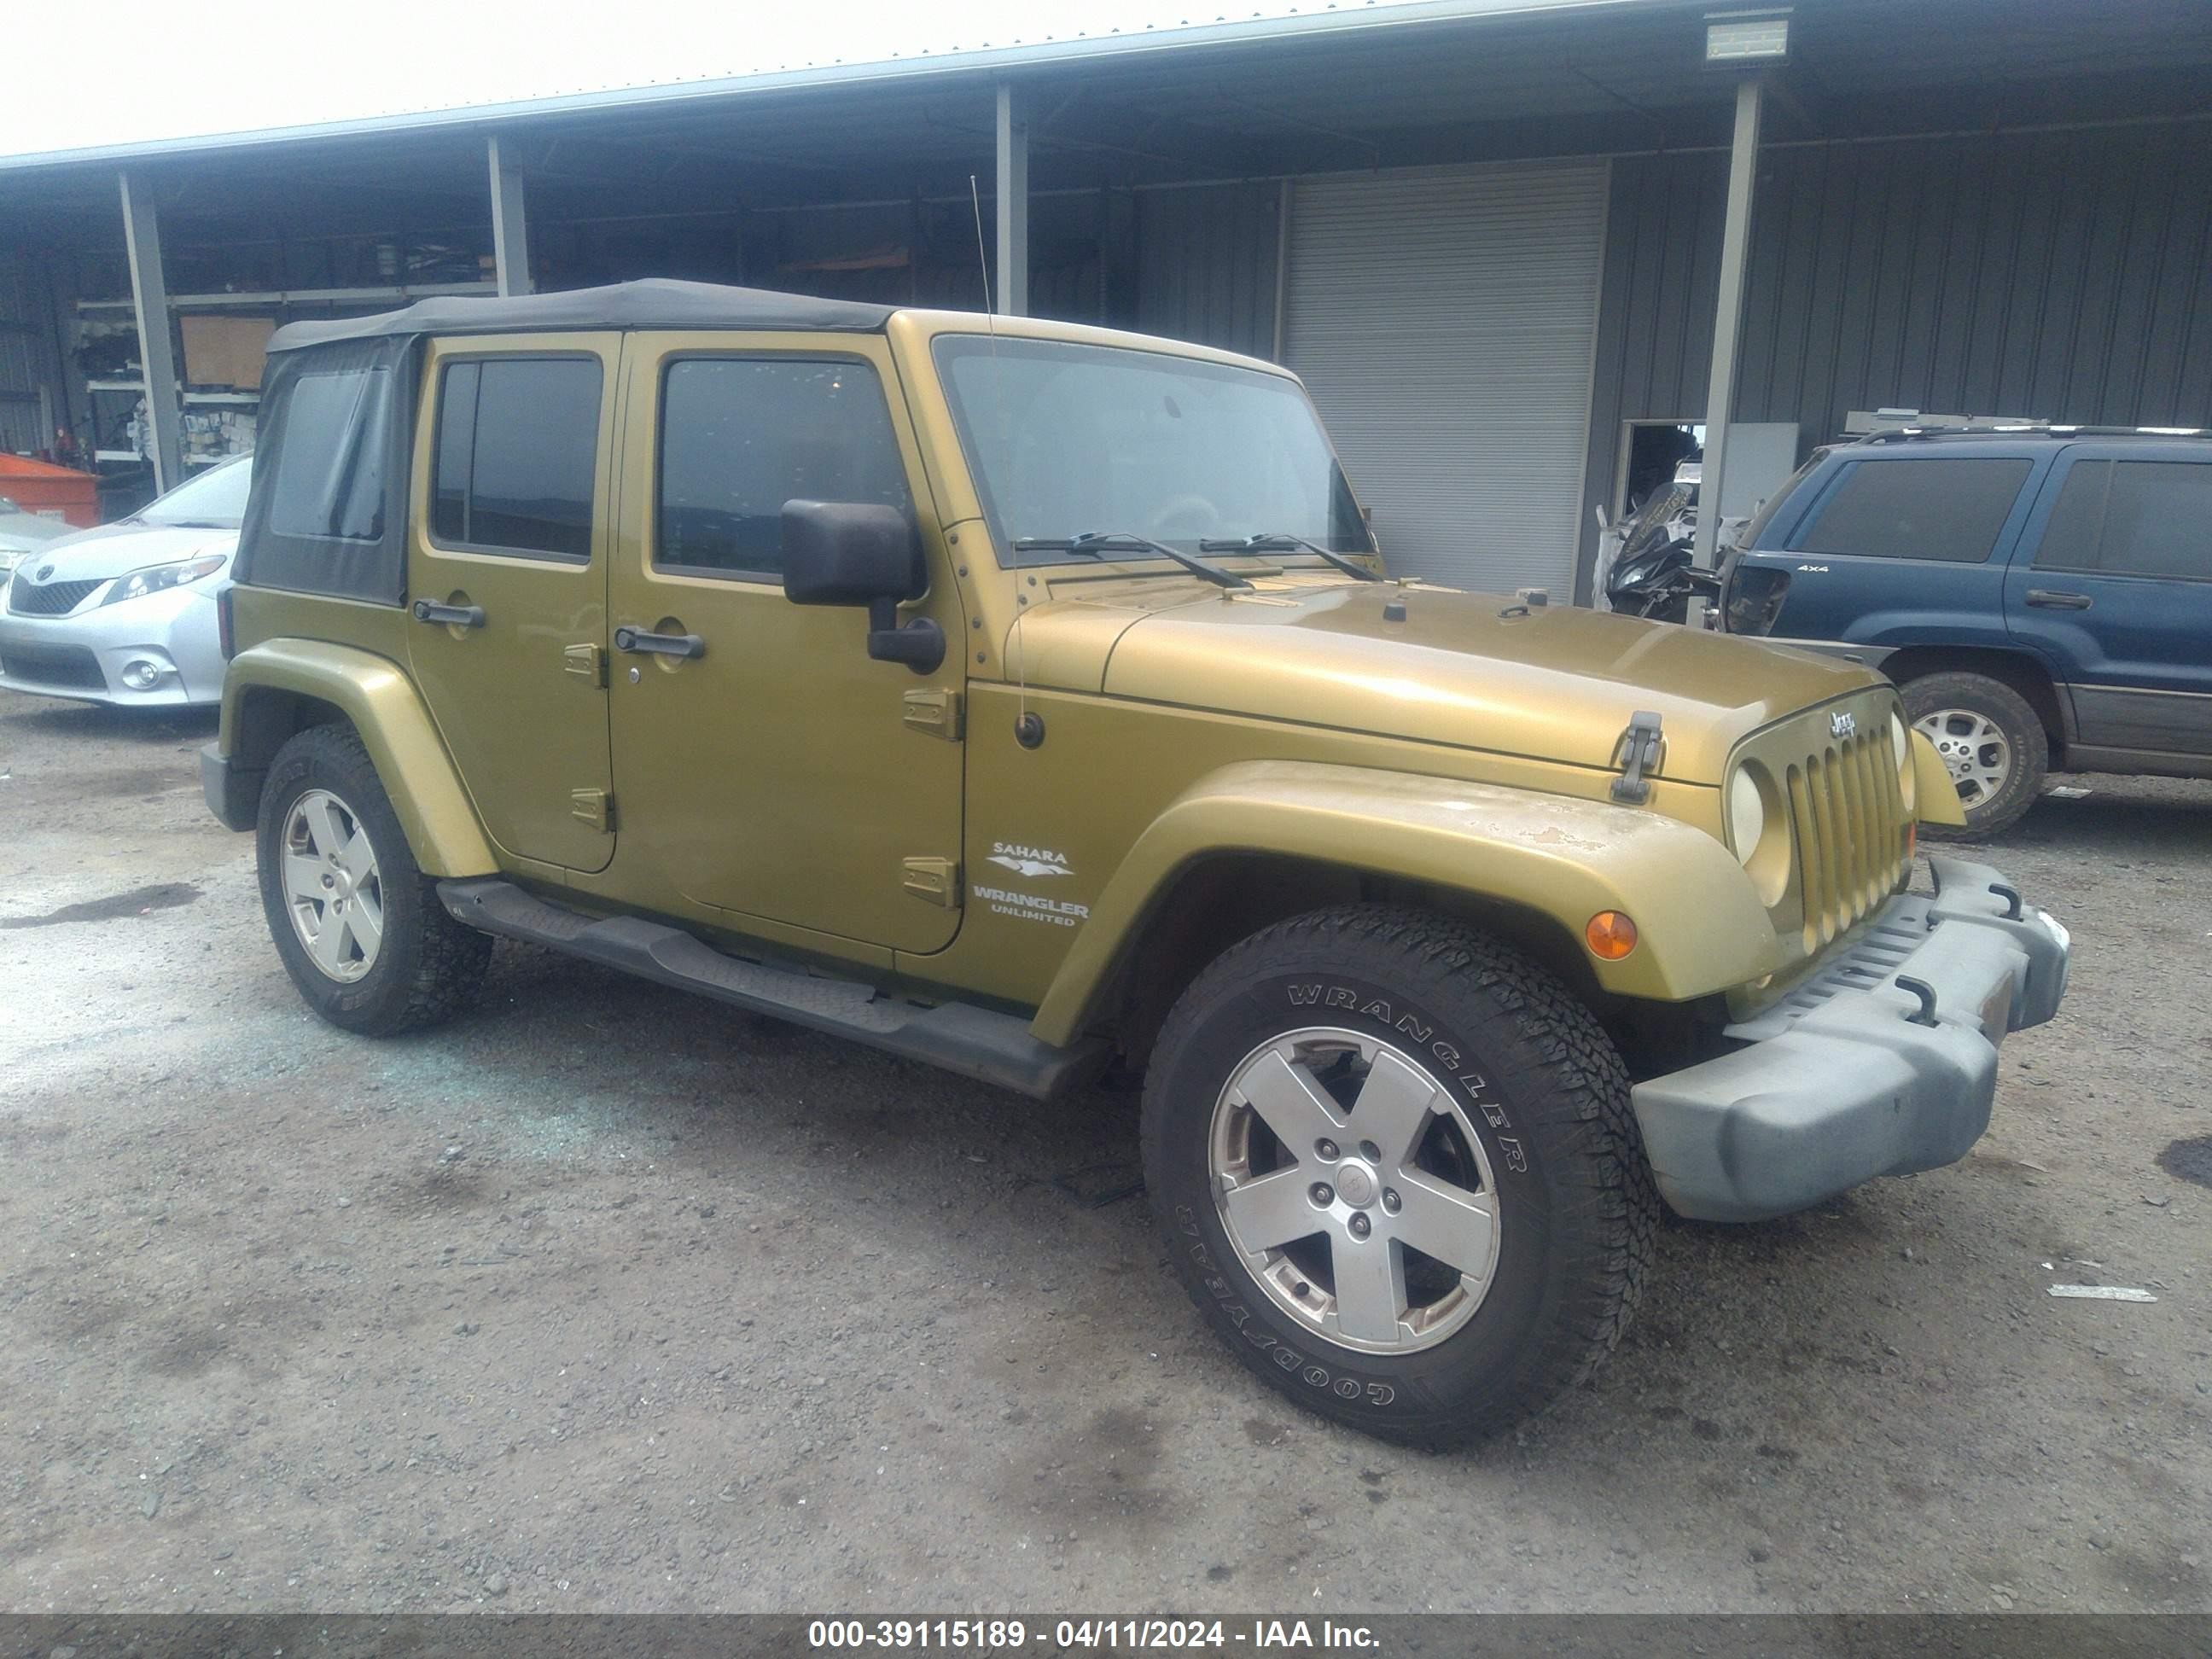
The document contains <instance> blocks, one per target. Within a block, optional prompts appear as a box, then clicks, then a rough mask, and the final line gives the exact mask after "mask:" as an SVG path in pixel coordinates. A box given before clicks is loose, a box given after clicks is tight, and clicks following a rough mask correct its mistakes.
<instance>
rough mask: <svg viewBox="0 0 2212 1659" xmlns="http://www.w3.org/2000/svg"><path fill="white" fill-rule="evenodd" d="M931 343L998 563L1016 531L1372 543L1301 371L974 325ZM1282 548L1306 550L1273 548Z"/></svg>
mask: <svg viewBox="0 0 2212 1659" xmlns="http://www.w3.org/2000/svg"><path fill="white" fill-rule="evenodd" d="M936 354H937V364H938V369H939V373H940V374H942V375H943V377H944V380H945V395H946V397H947V398H949V399H950V401H951V404H952V416H953V419H954V421H955V422H957V424H958V426H959V428H960V439H961V443H962V445H963V447H964V448H965V450H966V452H967V455H968V464H969V468H970V470H971V471H973V472H974V474H975V487H976V489H977V491H978V492H979V493H980V494H981V496H982V498H983V511H984V512H985V513H987V515H988V516H989V519H990V521H991V528H992V531H993V532H994V536H995V538H996V540H997V542H998V544H999V549H1000V553H999V556H1000V560H1001V561H1002V562H1006V561H1007V560H1008V558H1009V552H1010V550H1011V549H1012V544H1013V543H1015V542H1016V541H1065V540H1066V539H1068V538H1073V537H1078V536H1082V535H1085V534H1091V533H1097V534H1126V535H1138V536H1147V537H1150V538H1152V539H1153V540H1155V541H1160V542H1165V543H1167V544H1170V546H1173V547H1176V548H1178V549H1181V550H1183V551H1185V552H1193V553H1194V552H1197V551H1199V550H1200V547H1199V544H1200V543H1201V542H1206V543H1218V542H1222V541H1228V540H1243V539H1244V538H1249V537H1253V536H1295V537H1299V538H1304V540H1307V541H1310V542H1313V543H1316V544H1318V545H1320V546H1322V547H1326V548H1328V549H1329V550H1332V551H1334V552H1339V553H1367V552H1370V551H1372V550H1373V544H1372V543H1371V542H1370V539H1369V538H1368V534H1367V529H1366V526H1365V525H1364V523H1363V522H1362V520H1361V519H1360V516H1359V508H1358V504H1357V503H1356V502H1355V501H1353V500H1352V490H1351V488H1350V486H1349V485H1347V484H1346V483H1345V478H1344V473H1343V471H1342V469H1341V468H1340V467H1339V466H1338V465H1337V464H1336V457H1335V455H1334V453H1331V451H1330V449H1329V447H1328V438H1327V436H1326V435H1323V433H1322V428H1321V422H1320V420H1319V419H1318V418H1317V417H1316V416H1315V414H1314V410H1313V405H1312V404H1310V402H1308V401H1307V399H1306V395H1305V393H1304V391H1303V390H1302V389H1300V387H1299V386H1298V384H1297V382H1296V381H1295V380H1288V379H1286V378H1285V377H1284V376H1282V375H1279V374H1266V373H1263V372H1261V371H1260V370H1257V369H1249V368H1235V367H1233V366H1231V365H1228V364H1222V363H1208V362H1197V361H1194V360H1193V359H1191V358H1188V357H1177V356H1170V355H1169V354H1167V353H1164V352H1152V351H1133V350H1127V349H1121V348H1119V347H1112V346H1091V345H1071V344H1066V343H1061V342H1059V341H1052V340H1025V339H1006V338H1000V339H997V340H993V339H991V338H990V337H987V336H984V335H975V334H949V335H945V336H941V337H939V340H938V342H937V345H936ZM1206 551H1208V552H1218V549H1216V548H1208V549H1207V550H1206ZM1286 551H1287V553H1288V554H1289V556H1298V555H1297V551H1296V550H1295V549H1291V550H1281V549H1275V548H1270V549H1268V550H1267V556H1268V557H1269V558H1270V559H1279V558H1281V557H1284V556H1285V552H1286ZM1055 556H1059V557H1065V556H1067V552H1066V550H1061V551H1060V553H1058V554H1057V555H1055V554H1054V553H1053V552H1050V551H1042V550H1041V551H1039V552H1037V553H1030V552H1024V553H1023V554H1021V555H1020V557H1021V562H1023V563H1024V564H1034V563H1040V562H1050V561H1052V560H1053V559H1054V557H1055ZM1094 556H1096V555H1094ZM1105 556H1108V557H1113V558H1133V559H1142V558H1145V557H1146V556H1147V555H1146V554H1145V553H1144V552H1143V551H1142V550H1118V549H1117V550H1112V551H1109V552H1107V553H1106V554H1105Z"/></svg>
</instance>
